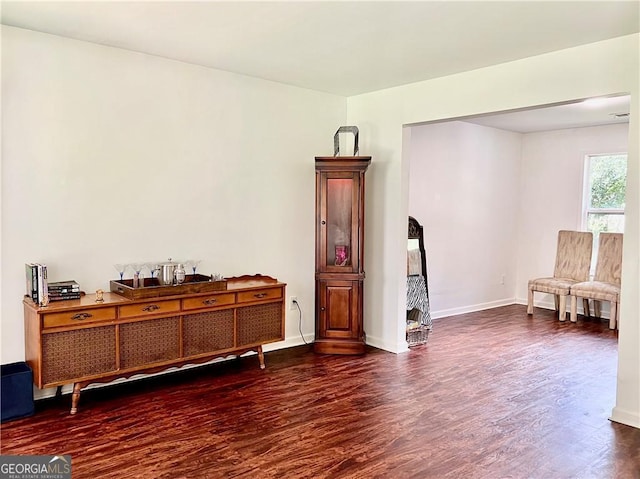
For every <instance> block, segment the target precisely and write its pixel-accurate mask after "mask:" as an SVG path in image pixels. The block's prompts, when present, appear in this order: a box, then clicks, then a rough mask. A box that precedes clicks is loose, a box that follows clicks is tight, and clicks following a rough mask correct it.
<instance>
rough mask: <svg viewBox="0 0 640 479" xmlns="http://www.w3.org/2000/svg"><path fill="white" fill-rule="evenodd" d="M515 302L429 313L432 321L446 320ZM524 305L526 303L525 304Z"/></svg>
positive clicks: (495, 302)
mask: <svg viewBox="0 0 640 479" xmlns="http://www.w3.org/2000/svg"><path fill="white" fill-rule="evenodd" d="M515 302H516V299H515V298H505V299H498V300H496V301H490V302H488V303H479V304H472V305H470V306H462V307H460V308H451V309H443V310H440V311H431V318H432V319H439V318H446V317H448V316H458V315H460V314H466V313H473V312H475V311H484V310H485V309H493V308H499V307H500V306H508V305H510V304H514V303H515ZM525 304H526V303H525Z"/></svg>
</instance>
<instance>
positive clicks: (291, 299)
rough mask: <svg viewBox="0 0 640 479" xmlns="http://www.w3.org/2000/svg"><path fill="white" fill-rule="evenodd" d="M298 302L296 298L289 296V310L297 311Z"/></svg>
mask: <svg viewBox="0 0 640 479" xmlns="http://www.w3.org/2000/svg"><path fill="white" fill-rule="evenodd" d="M297 302H298V297H297V296H289V309H298V308H297V307H296V303H297Z"/></svg>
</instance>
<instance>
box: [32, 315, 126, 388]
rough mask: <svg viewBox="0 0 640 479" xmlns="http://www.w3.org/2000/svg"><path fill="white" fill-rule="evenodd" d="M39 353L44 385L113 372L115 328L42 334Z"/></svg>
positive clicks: (114, 367) (107, 327)
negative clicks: (40, 351) (40, 353)
mask: <svg viewBox="0 0 640 479" xmlns="http://www.w3.org/2000/svg"><path fill="white" fill-rule="evenodd" d="M42 353H43V359H42V367H43V371H42V378H43V381H44V382H45V383H53V382H57V381H64V380H68V379H74V378H82V377H85V376H92V375H94V374H100V373H106V372H109V371H115V369H116V328H115V326H105V327H102V328H89V329H79V330H75V331H65V332H63V333H52V334H43V335H42ZM70 357H71V358H73V359H72V360H71V361H69V358H70Z"/></svg>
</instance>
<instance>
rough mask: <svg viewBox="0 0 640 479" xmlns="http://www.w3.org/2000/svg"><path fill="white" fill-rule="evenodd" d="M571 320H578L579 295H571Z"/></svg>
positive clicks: (573, 321)
mask: <svg viewBox="0 0 640 479" xmlns="http://www.w3.org/2000/svg"><path fill="white" fill-rule="evenodd" d="M571 322H572V323H577V322H578V297H577V296H574V295H571Z"/></svg>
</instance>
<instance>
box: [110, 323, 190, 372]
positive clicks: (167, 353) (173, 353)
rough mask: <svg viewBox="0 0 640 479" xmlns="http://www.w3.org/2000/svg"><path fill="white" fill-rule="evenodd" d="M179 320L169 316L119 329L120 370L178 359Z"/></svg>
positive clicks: (124, 325)
mask: <svg viewBox="0 0 640 479" xmlns="http://www.w3.org/2000/svg"><path fill="white" fill-rule="evenodd" d="M179 356H180V318H179V316H172V317H169V318H159V319H153V320H150V321H139V322H136V323H128V324H123V325H122V326H120V367H121V368H123V369H126V368H132V367H136V366H142V365H145V364H152V363H158V362H161V361H168V360H171V359H177V358H178V357H179Z"/></svg>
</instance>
